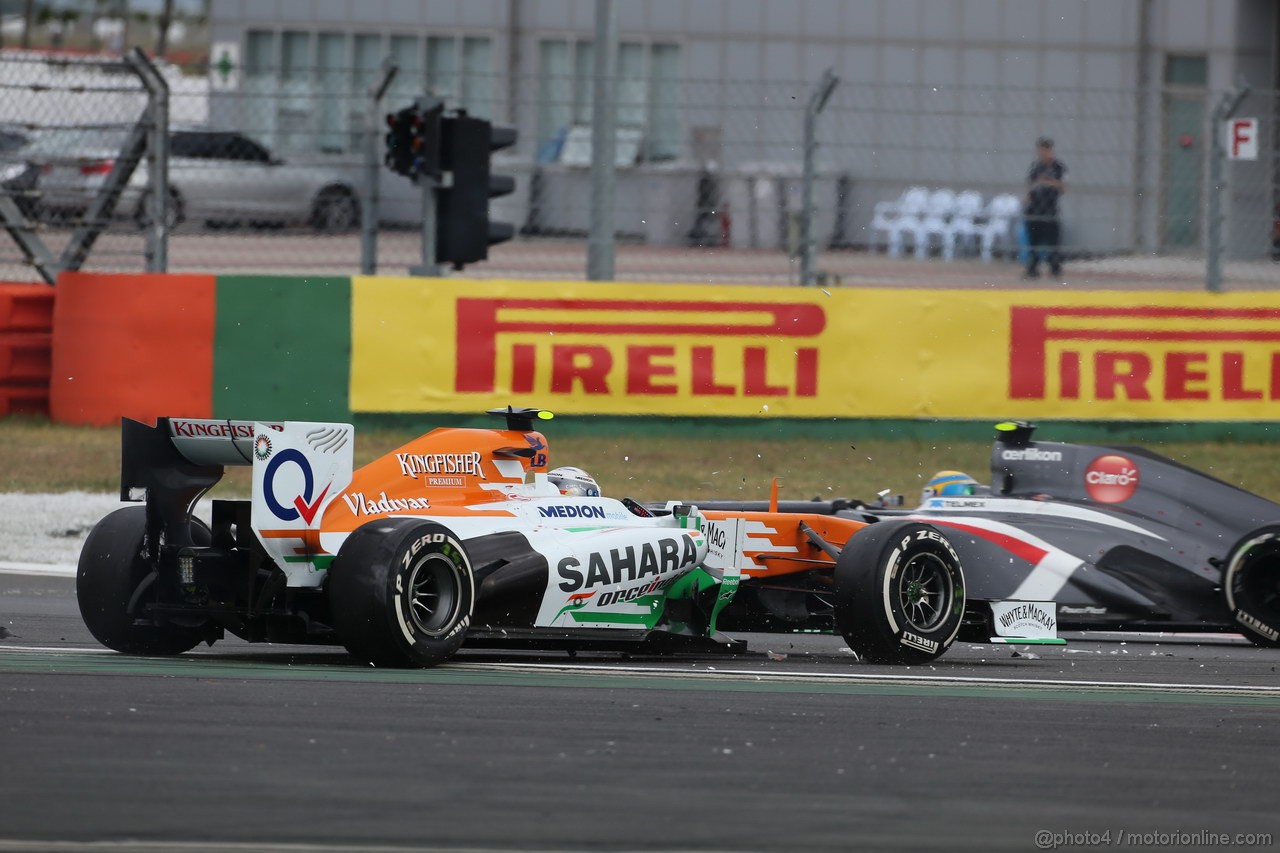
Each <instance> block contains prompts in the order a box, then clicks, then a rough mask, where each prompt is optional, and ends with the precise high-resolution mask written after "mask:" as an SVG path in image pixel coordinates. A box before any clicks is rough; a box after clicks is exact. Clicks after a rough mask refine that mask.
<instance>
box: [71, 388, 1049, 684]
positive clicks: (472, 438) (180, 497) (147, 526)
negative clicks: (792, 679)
mask: <svg viewBox="0 0 1280 853" xmlns="http://www.w3.org/2000/svg"><path fill="white" fill-rule="evenodd" d="M493 414H496V415H498V416H500V417H502V418H504V419H505V421H506V423H505V428H503V429H437V430H434V431H432V432H429V433H427V434H426V435H423V436H421V437H420V438H417V439H414V440H413V441H411V442H409V443H408V444H406V445H404V446H403V447H401V448H399V449H397V450H395V451H393V452H391V453H388V454H387V455H385V456H383V457H381V458H379V459H376V460H374V461H373V462H371V463H370V464H368V465H365V466H364V467H362V468H360V469H359V470H353V464H352V458H353V457H352V449H353V443H354V442H353V439H354V430H353V428H352V427H351V426H350V425H347V424H334V423H298V422H285V423H262V422H251V421H226V420H193V419H182V418H162V419H160V421H159V422H158V423H157V424H156V425H155V426H154V427H152V426H147V425H145V424H142V423H139V422H137V421H132V420H126V421H125V422H124V424H123V429H122V445H123V460H122V466H121V497H122V499H124V500H128V501H135V502H141V503H142V505H141V506H130V507H125V508H122V509H119V510H116V511H115V512H113V513H111V514H110V515H108V516H107V517H106V518H104V519H103V520H102V521H100V522H99V523H98V524H97V525H96V526H95V527H94V529H93V531H92V532H91V533H90V535H89V538H88V541H87V542H86V543H85V547H84V551H83V553H82V554H81V557H80V563H79V569H78V572H77V592H78V596H79V601H80V609H81V613H82V615H83V617H84V620H85V623H86V624H87V625H88V627H89V630H90V631H91V632H92V633H93V635H94V636H95V637H96V638H97V639H98V640H99V641H100V642H102V643H103V644H104V645H106V646H109V647H110V648H112V649H116V650H118V651H121V652H125V653H129V654H180V653H182V652H184V651H187V650H189V649H191V648H193V647H195V646H196V645H197V644H198V643H200V642H202V641H204V642H210V643H212V642H213V641H215V640H217V639H219V638H221V637H222V636H224V632H227V631H230V632H231V633H232V634H234V635H235V636H237V637H241V638H243V639H245V640H248V641H267V642H280V643H319V644H340V645H342V646H345V647H346V648H347V650H348V651H349V652H350V653H351V654H352V655H353V656H354V657H355V658H357V659H359V660H362V661H368V662H370V663H374V664H378V665H388V666H432V665H434V664H438V663H441V662H443V661H445V660H448V659H449V658H450V657H451V656H452V655H453V654H454V653H455V652H456V651H457V650H458V649H459V648H460V647H461V646H463V645H464V644H467V645H477V646H478V645H503V644H505V645H525V646H534V647H540V648H568V649H575V648H635V647H636V644H637V643H644V644H647V646H648V647H651V648H655V649H658V650H672V649H679V648H682V647H689V648H693V649H698V648H709V647H713V648H726V647H728V648H736V647H739V646H740V644H734V643H733V642H732V641H730V640H729V639H728V638H727V637H725V636H724V635H723V634H722V633H721V630H722V629H723V627H724V626H725V625H730V624H731V625H733V626H735V627H736V628H737V629H742V630H753V629H754V630H774V629H777V628H780V627H781V628H786V629H790V630H794V629H815V628H816V629H823V628H826V629H834V630H837V631H839V632H840V633H841V634H842V635H843V636H844V637H845V639H846V640H847V641H848V642H849V645H850V647H851V648H852V649H853V650H854V651H855V652H856V653H857V654H858V655H859V656H860V657H861V658H862V659H863V660H869V661H877V662H898V663H909V662H922V661H928V660H932V659H934V658H936V657H938V656H939V655H941V654H942V653H943V652H944V651H946V649H947V648H948V647H949V646H950V645H951V643H952V642H953V641H954V640H955V639H956V637H957V635H958V634H959V633H960V632H961V628H962V625H967V626H968V631H967V633H968V632H976V634H975V636H976V638H978V639H980V640H982V641H987V640H988V639H991V640H996V641H999V640H1008V639H1011V638H1014V637H1016V638H1018V642H1026V641H1028V640H1032V641H1034V640H1036V639H1040V640H1044V639H1052V637H1051V635H1052V634H1053V631H1052V620H1053V613H1052V605H1047V606H1046V605H1041V604H1038V603H1034V602H1024V603H1010V602H1001V603H998V604H996V605H994V606H996V607H998V608H1003V609H1000V610H998V612H1000V613H1002V614H1007V613H1009V612H1011V611H1010V610H1009V608H1010V607H1021V608H1022V610H1021V611H1018V612H1019V613H1020V614H1022V615H1020V616H1019V617H1018V618H1015V619H1012V620H1010V619H1008V618H1003V619H999V620H997V619H995V618H993V605H992V604H991V603H988V602H974V603H973V605H974V606H973V607H971V608H969V609H966V600H965V583H964V573H963V570H962V568H961V565H960V560H959V558H958V557H957V556H956V552H955V549H954V548H952V546H951V544H950V543H949V542H948V541H947V538H946V537H945V536H944V535H943V534H942V533H941V532H939V530H937V529H935V528H933V527H931V526H930V525H928V524H923V523H920V522H916V521H881V522H877V523H874V524H868V523H866V522H863V521H858V520H854V519H846V518H837V517H834V516H830V515H825V516H824V515H802V514H801V515H797V514H791V513H778V512H700V511H699V510H698V509H697V508H696V507H695V506H690V505H681V504H674V503H672V504H669V505H667V506H666V507H665V509H658V510H651V509H646V508H645V507H643V506H641V505H640V504H637V503H636V502H634V501H632V500H630V499H623V500H615V499H612V498H605V497H598V496H567V495H565V494H562V493H561V491H560V490H559V489H558V488H557V487H556V486H555V485H554V484H553V483H552V482H551V481H550V480H549V479H548V477H547V473H546V472H547V466H548V460H549V450H548V447H547V441H546V438H545V437H544V436H543V435H542V434H541V433H540V432H537V431H536V430H535V429H534V424H535V422H536V421H538V420H541V419H547V418H549V417H550V415H549V413H547V412H542V411H539V410H537V409H510V408H508V409H500V410H495V411H494V412H493ZM237 464H239V465H251V466H252V468H253V486H252V496H251V499H250V500H215V501H214V502H213V512H212V525H211V526H206V525H205V524H204V523H203V522H201V521H200V520H199V519H196V518H194V517H193V516H192V512H191V511H192V508H193V507H194V505H195V503H196V500H197V499H198V498H199V497H200V496H201V495H203V494H204V493H205V492H206V491H207V490H208V489H209V488H210V487H212V486H213V485H214V484H215V483H216V482H217V481H218V480H219V479H220V478H221V476H222V474H223V468H224V466H226V465H237ZM748 586H751V587H756V588H757V589H755V593H756V594H754V595H753V596H750V598H751V600H752V601H753V602H759V601H761V600H768V599H769V598H770V595H771V594H773V595H775V597H779V600H786V601H788V602H790V604H789V605H788V607H787V608H786V612H785V613H784V614H783V615H784V616H785V618H784V619H781V620H779V619H776V618H774V617H772V616H769V615H768V614H765V613H763V612H762V611H760V610H759V609H758V608H757V607H752V608H745V607H736V606H735V601H734V599H735V596H736V595H737V593H738V591H739V589H740V588H746V587H748ZM744 598H745V597H744ZM796 602H799V604H797V603H796ZM1033 611H1034V612H1033ZM775 616H776V614H775ZM1024 616H1025V618H1024ZM1046 619H1047V622H1046ZM1046 624H1048V625H1049V627H1048V628H1046Z"/></svg>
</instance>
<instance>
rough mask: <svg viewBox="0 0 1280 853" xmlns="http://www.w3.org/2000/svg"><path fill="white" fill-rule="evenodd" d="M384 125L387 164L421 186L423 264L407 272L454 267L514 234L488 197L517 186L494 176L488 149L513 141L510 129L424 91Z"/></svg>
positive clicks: (432, 272)
mask: <svg viewBox="0 0 1280 853" xmlns="http://www.w3.org/2000/svg"><path fill="white" fill-rule="evenodd" d="M387 126H388V133H387V138H386V140H387V153H386V164H387V167H388V168H390V169H391V170H392V171H393V172H396V173H397V174H400V175H405V176H406V177H409V178H410V179H412V180H413V181H414V183H416V184H418V186H419V187H421V189H422V263H421V264H420V265H418V266H415V267H412V268H410V270H409V272H410V274H412V275H424V276H436V275H439V274H440V267H439V265H440V264H451V265H452V266H453V268H454V269H455V270H460V269H462V268H463V267H464V266H465V265H466V264H470V263H475V262H476V261H483V260H486V259H487V258H488V257H489V246H491V245H493V244H495V243H501V242H503V241H505V240H510V239H511V238H512V237H513V236H514V235H515V228H514V226H512V225H511V224H510V223H507V222H494V221H491V220H490V219H489V199H491V198H497V197H499V196H503V195H507V194H508V193H511V192H514V191H515V179H514V178H512V177H510V176H509V175H495V174H493V170H492V168H491V164H490V158H491V156H492V154H493V152H494V151H499V150H501V149H503V148H507V147H510V146H512V145H514V144H515V142H516V132H515V130H514V129H512V128H505V127H494V126H493V125H492V124H490V123H489V122H488V121H485V120H484V119H478V118H473V117H471V116H469V115H467V114H466V112H465V111H464V110H453V111H451V112H448V113H446V112H445V109H444V104H443V102H442V101H440V100H439V99H438V98H432V97H428V96H423V97H420V98H418V99H417V100H416V101H415V102H414V105H413V106H411V107H407V108H405V109H403V110H400V111H399V112H397V113H391V114H389V115H388V116H387Z"/></svg>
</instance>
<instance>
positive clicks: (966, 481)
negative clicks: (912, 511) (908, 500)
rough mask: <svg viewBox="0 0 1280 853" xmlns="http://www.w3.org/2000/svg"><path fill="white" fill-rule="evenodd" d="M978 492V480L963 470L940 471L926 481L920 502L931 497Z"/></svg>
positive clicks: (955, 495)
mask: <svg viewBox="0 0 1280 853" xmlns="http://www.w3.org/2000/svg"><path fill="white" fill-rule="evenodd" d="M977 492H978V481H977V480H975V479H973V478H972V477H970V476H969V475H968V474H966V473H965V472H963V471H939V472H938V473H936V474H934V475H933V476H932V477H930V478H929V482H927V483H925V485H924V490H923V491H922V492H921V493H920V502H921V503H924V502H925V501H927V500H928V499H929V498H945V497H957V496H961V495H973V494H977Z"/></svg>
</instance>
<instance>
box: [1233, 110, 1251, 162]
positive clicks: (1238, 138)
mask: <svg viewBox="0 0 1280 853" xmlns="http://www.w3.org/2000/svg"><path fill="white" fill-rule="evenodd" d="M1227 159H1229V160H1257V159H1258V120H1257V119H1256V118H1233V119H1231V120H1230V121H1228V122H1227Z"/></svg>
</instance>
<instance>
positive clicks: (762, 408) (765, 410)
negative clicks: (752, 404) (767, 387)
mask: <svg viewBox="0 0 1280 853" xmlns="http://www.w3.org/2000/svg"><path fill="white" fill-rule="evenodd" d="M760 411H762V412H767V411H769V404H768V403H765V404H764V405H763V406H761V407H760Z"/></svg>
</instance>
